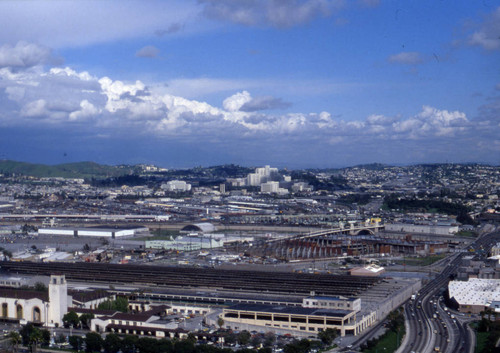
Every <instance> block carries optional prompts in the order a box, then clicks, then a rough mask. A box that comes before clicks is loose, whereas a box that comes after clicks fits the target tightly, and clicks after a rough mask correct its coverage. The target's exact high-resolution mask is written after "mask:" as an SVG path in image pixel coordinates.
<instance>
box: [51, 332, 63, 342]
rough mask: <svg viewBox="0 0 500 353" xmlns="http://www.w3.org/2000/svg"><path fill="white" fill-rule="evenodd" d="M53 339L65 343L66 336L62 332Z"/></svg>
mask: <svg viewBox="0 0 500 353" xmlns="http://www.w3.org/2000/svg"><path fill="white" fill-rule="evenodd" d="M54 340H55V342H56V343H65V342H66V336H65V335H64V333H60V334H59V336H57V337H56V338H55V339H54Z"/></svg>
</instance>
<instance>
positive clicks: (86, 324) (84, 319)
mask: <svg viewBox="0 0 500 353" xmlns="http://www.w3.org/2000/svg"><path fill="white" fill-rule="evenodd" d="M93 318H94V314H92V313H84V314H82V315H80V317H79V321H80V324H81V326H82V328H83V329H87V330H88V329H90V320H92V319H93Z"/></svg>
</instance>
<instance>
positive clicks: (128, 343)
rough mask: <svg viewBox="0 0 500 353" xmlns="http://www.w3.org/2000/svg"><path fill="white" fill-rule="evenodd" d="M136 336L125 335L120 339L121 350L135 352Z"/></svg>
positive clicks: (129, 352) (125, 352)
mask: <svg viewBox="0 0 500 353" xmlns="http://www.w3.org/2000/svg"><path fill="white" fill-rule="evenodd" d="M137 341H138V338H137V336H131V335H127V336H125V337H124V338H123V339H122V346H121V351H122V352H123V353H135V350H136V346H137Z"/></svg>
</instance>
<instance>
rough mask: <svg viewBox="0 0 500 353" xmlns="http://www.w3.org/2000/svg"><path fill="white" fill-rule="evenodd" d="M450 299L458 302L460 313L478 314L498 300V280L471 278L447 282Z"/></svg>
mask: <svg viewBox="0 0 500 353" xmlns="http://www.w3.org/2000/svg"><path fill="white" fill-rule="evenodd" d="M448 290H449V292H450V299H451V298H453V299H455V301H456V302H457V303H458V305H459V308H458V310H459V311H460V312H462V313H472V314H479V313H480V312H481V311H483V310H485V309H486V308H488V307H490V306H491V303H492V302H498V301H500V280H498V279H483V278H471V279H469V280H468V281H451V282H450V283H449V284H448Z"/></svg>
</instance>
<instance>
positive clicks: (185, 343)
mask: <svg viewBox="0 0 500 353" xmlns="http://www.w3.org/2000/svg"><path fill="white" fill-rule="evenodd" d="M174 352H175V353H194V352H195V346H194V343H193V342H192V341H189V340H182V341H177V342H175V344H174Z"/></svg>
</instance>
